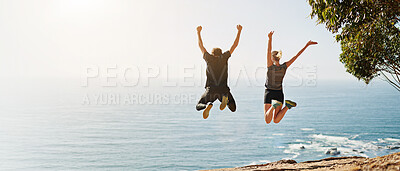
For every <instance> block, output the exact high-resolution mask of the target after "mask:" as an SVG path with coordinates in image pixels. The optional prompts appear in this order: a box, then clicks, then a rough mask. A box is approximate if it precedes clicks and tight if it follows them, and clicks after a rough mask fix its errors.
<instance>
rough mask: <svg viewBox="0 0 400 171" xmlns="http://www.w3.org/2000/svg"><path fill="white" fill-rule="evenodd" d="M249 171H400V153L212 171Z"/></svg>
mask: <svg viewBox="0 0 400 171" xmlns="http://www.w3.org/2000/svg"><path fill="white" fill-rule="evenodd" d="M249 170H353V171H356V170H400V152H398V153H393V154H389V155H385V156H380V157H375V158H365V157H359V156H353V157H329V158H325V159H321V160H312V161H305V162H300V163H297V162H296V161H295V160H279V161H275V162H271V163H266V164H259V165H249V166H243V167H236V168H223V169H212V171H249Z"/></svg>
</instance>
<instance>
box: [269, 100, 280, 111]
mask: <svg viewBox="0 0 400 171" xmlns="http://www.w3.org/2000/svg"><path fill="white" fill-rule="evenodd" d="M271 102H272V107H273V108H274V109H276V108H277V107H279V106H282V102H280V101H278V100H272V101H271Z"/></svg>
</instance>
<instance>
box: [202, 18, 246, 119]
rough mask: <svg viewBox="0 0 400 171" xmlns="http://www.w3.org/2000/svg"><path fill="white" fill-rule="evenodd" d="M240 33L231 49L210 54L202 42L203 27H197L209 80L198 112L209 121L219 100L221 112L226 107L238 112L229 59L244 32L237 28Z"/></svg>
mask: <svg viewBox="0 0 400 171" xmlns="http://www.w3.org/2000/svg"><path fill="white" fill-rule="evenodd" d="M236 28H237V30H238V32H237V35H236V39H235V42H234V43H233V45H232V47H231V49H230V50H229V51H226V52H224V53H222V50H221V49H220V48H214V49H213V50H212V52H211V54H209V53H208V52H207V50H206V49H205V48H204V46H203V41H202V40H201V34H200V33H201V29H202V27H201V26H198V27H197V36H198V39H199V47H200V50H201V52H202V53H203V58H204V60H205V61H206V63H207V70H206V74H207V80H206V86H205V88H206V91H205V92H204V94H203V95H202V96H201V98H200V100H199V102H198V103H197V105H196V109H197V110H198V111H200V110H203V109H205V110H204V111H203V118H204V119H207V118H208V115H209V113H210V110H211V108H212V106H213V104H212V103H213V102H214V101H215V100H216V99H218V100H219V101H220V102H221V105H220V106H219V109H220V110H224V109H225V107H226V105H228V108H229V109H230V110H231V111H232V112H235V111H236V103H235V99H233V96H232V94H231V92H230V89H229V87H228V84H227V81H228V59H229V57H231V54H232V53H233V51H234V50H235V49H236V47H237V46H238V44H239V38H240V33H241V32H242V26H241V25H237V26H236Z"/></svg>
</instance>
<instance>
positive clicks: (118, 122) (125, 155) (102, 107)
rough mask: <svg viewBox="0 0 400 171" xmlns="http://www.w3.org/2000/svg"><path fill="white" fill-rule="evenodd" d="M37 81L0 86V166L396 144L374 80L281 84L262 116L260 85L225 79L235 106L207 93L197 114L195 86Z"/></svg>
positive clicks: (397, 109)
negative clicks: (274, 117)
mask: <svg viewBox="0 0 400 171" xmlns="http://www.w3.org/2000/svg"><path fill="white" fill-rule="evenodd" d="M32 82H34V81H32ZM61 84H62V83H60V85H61ZM37 85H39V83H37ZM37 87H40V86H36V87H35V86H32V85H27V84H25V85H20V86H11V85H10V87H8V88H4V87H3V88H2V90H1V93H2V97H1V102H2V103H1V108H2V111H1V112H0V116H1V118H0V170H200V169H216V168H226V167H238V166H244V165H250V164H261V163H266V162H273V161H277V160H281V159H294V160H296V161H298V162H301V161H307V160H316V159H322V158H326V157H331V155H327V154H325V152H326V151H327V150H328V149H330V148H337V149H338V151H340V154H339V155H336V156H364V157H375V156H380V155H385V154H390V153H394V152H399V151H400V149H399V148H400V124H399V123H400V92H398V91H396V90H395V89H394V88H392V87H391V86H390V85H388V84H387V83H384V82H382V81H375V82H373V83H371V84H370V85H368V86H366V85H365V84H364V83H362V82H358V81H348V82H343V81H325V82H322V81H321V82H318V84H316V85H313V86H285V87H284V92H285V99H291V100H293V101H296V102H297V103H298V107H296V108H293V109H291V110H289V111H288V112H287V114H286V116H285V117H284V118H283V120H282V121H281V123H279V124H274V123H271V124H268V125H267V124H266V123H265V121H264V118H263V93H264V88H263V87H262V86H261V87H248V86H247V87H246V86H242V87H240V86H238V87H231V91H232V94H233V96H234V97H235V99H236V103H237V111H236V112H234V113H232V112H230V111H229V110H228V109H225V110H224V111H220V110H219V104H220V103H219V102H216V103H215V104H216V105H215V106H214V107H213V109H212V110H211V113H210V117H209V118H208V119H206V120H204V119H203V118H202V112H198V111H196V110H195V104H196V102H197V100H198V98H199V97H200V95H201V94H202V93H203V92H204V88H202V87H195V88H193V87H192V88H190V87H186V88H182V87H180V88H174V87H164V88H155V89H150V88H145V87H142V88H124V89H123V90H118V91H115V90H114V89H112V88H102V89H96V90H91V89H90V90H88V89H85V88H82V87H79V86H78V87H75V88H70V89H62V88H59V87H57V86H56V87H54V86H49V87H52V88H45V89H44V90H43V88H42V89H41V90H39V89H37Z"/></svg>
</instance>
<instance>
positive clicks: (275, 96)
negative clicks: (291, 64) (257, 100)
mask: <svg viewBox="0 0 400 171" xmlns="http://www.w3.org/2000/svg"><path fill="white" fill-rule="evenodd" d="M271 100H278V101H280V102H282V103H283V90H270V89H265V93H264V104H271Z"/></svg>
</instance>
